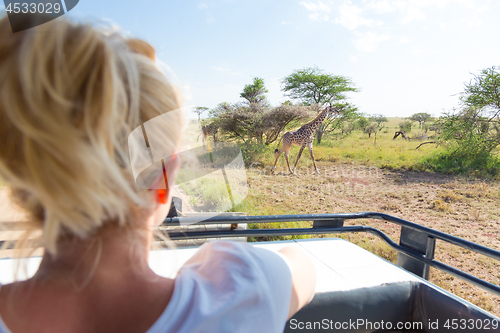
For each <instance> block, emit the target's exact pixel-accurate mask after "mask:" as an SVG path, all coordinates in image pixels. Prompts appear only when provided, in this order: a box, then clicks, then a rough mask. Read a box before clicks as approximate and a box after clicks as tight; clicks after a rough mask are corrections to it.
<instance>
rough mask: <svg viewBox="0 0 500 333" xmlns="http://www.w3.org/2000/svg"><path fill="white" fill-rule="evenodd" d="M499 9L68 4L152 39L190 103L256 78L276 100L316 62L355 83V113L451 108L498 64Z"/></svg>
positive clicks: (226, 94) (287, 3)
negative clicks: (285, 84) (292, 77)
mask: <svg viewBox="0 0 500 333" xmlns="http://www.w3.org/2000/svg"><path fill="white" fill-rule="evenodd" d="M499 14H500V2H499V1H496V0H492V1H488V0H480V1H479V0H477V1H474V0H359V1H354V0H353V1H346V0H334V1H328V0H322V1H317V0H298V1H295V0H252V1H240V0H212V1H164V0H163V1H162V0H143V1H127V0H124V1H96V0H80V3H79V4H78V5H77V6H76V7H75V9H74V10H72V11H71V12H70V15H71V16H73V17H77V18H84V19H93V18H104V19H105V20H109V21H112V22H115V23H116V24H118V25H119V26H120V27H122V29H123V30H125V31H127V32H129V33H130V34H132V35H135V36H137V37H140V38H143V39H145V40H147V41H148V42H150V43H151V44H152V45H153V46H154V47H155V48H156V49H157V55H158V58H159V59H161V60H162V61H163V62H165V63H166V64H167V65H168V66H169V67H170V68H171V70H172V71H173V72H174V73H175V74H176V76H177V79H176V82H177V84H178V85H180V86H181V88H182V90H183V92H184V95H185V98H186V104H187V105H190V106H206V107H209V108H212V107H215V106H216V105H217V104H218V103H220V102H238V101H241V99H240V98H239V93H240V92H241V90H242V89H243V86H244V85H245V84H248V83H251V82H252V80H253V77H255V76H258V77H262V78H264V81H265V84H266V86H267V87H268V90H269V93H268V99H269V100H270V102H271V103H272V104H274V105H277V104H279V103H281V102H283V101H284V100H286V99H287V98H286V97H285V96H283V93H282V92H281V90H280V80H281V79H283V78H284V77H285V76H286V75H288V74H290V73H292V71H294V70H296V69H300V68H304V67H309V66H315V65H316V66H318V67H319V68H321V69H324V70H325V71H326V72H329V73H333V74H336V75H344V76H348V77H350V78H351V79H352V80H353V81H354V82H355V84H356V86H357V87H359V88H360V92H358V93H352V94H351V95H350V97H351V98H350V102H352V103H354V104H355V105H357V106H358V108H359V110H360V111H361V112H364V113H367V114H373V113H382V114H384V115H387V116H409V115H411V114H413V113H416V112H430V113H432V114H434V115H439V114H440V113H441V112H442V111H443V110H450V109H451V108H452V107H454V106H458V97H457V96H456V94H457V93H459V92H461V91H462V90H463V83H464V82H466V81H469V80H470V79H471V78H472V75H471V74H470V73H478V72H479V70H480V69H483V68H486V67H491V66H494V65H500V43H498V32H499V31H500V20H498V17H499V16H500V15H499ZM454 95H455V96H454Z"/></svg>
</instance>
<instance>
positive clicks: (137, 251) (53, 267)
mask: <svg viewBox="0 0 500 333" xmlns="http://www.w3.org/2000/svg"><path fill="white" fill-rule="evenodd" d="M150 243H151V232H150V231H149V232H148V231H146V230H144V231H139V230H130V229H126V228H121V227H107V228H103V229H102V230H101V231H100V232H99V233H98V234H97V235H95V236H94V237H92V238H90V239H85V240H82V239H79V238H76V237H72V238H71V239H65V240H62V241H61V242H59V244H58V248H57V255H55V256H53V255H51V254H49V253H46V254H45V255H44V256H43V259H42V262H41V264H40V267H39V269H38V271H37V273H36V274H35V276H34V277H33V281H47V282H48V281H50V280H60V279H66V280H69V281H71V283H72V284H73V285H74V286H75V288H77V289H83V288H85V286H86V285H88V284H89V283H98V282H99V281H100V280H101V279H103V278H104V279H106V281H109V278H110V275H113V278H112V279H113V280H115V279H120V278H123V279H130V278H131V277H134V280H135V279H137V278H139V279H141V278H151V277H153V276H155V274H154V273H153V272H152V271H151V269H150V268H149V266H148V252H149V247H150Z"/></svg>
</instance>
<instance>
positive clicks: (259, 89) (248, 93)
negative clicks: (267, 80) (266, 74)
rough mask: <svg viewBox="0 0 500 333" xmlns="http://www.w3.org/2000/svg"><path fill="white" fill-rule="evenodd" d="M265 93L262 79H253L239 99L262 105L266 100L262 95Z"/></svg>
mask: <svg viewBox="0 0 500 333" xmlns="http://www.w3.org/2000/svg"><path fill="white" fill-rule="evenodd" d="M267 92H268V90H267V89H266V86H265V85H264V79H262V78H260V77H255V78H254V79H253V83H252V84H247V85H245V87H244V88H243V92H242V93H241V94H240V97H242V98H244V99H246V100H247V102H248V103H262V102H263V101H265V99H266V96H265V95H264V94H266V93H267Z"/></svg>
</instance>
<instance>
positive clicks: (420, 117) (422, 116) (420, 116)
mask: <svg viewBox="0 0 500 333" xmlns="http://www.w3.org/2000/svg"><path fill="white" fill-rule="evenodd" d="M431 117H432V115H430V114H429V113H427V112H419V113H415V114H413V115H412V116H411V117H410V118H409V119H410V120H413V121H418V128H422V125H423V124H425V122H426V121H428V120H429V119H431Z"/></svg>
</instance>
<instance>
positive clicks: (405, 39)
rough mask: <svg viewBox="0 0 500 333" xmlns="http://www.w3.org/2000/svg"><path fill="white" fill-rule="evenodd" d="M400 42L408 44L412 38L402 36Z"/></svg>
mask: <svg viewBox="0 0 500 333" xmlns="http://www.w3.org/2000/svg"><path fill="white" fill-rule="evenodd" d="M399 42H400V43H401V44H408V43H409V42H410V39H409V38H407V37H401V39H400V40H399Z"/></svg>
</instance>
